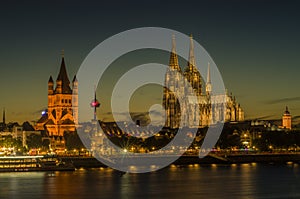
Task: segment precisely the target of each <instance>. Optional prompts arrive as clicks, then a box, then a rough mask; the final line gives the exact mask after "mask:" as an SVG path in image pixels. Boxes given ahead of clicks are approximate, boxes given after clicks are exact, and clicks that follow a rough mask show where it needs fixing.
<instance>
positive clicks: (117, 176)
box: [0, 163, 300, 199]
mask: <svg viewBox="0 0 300 199" xmlns="http://www.w3.org/2000/svg"><path fill="white" fill-rule="evenodd" d="M299 171H300V170H299V166H298V164H288V165H262V164H256V163H249V164H241V165H238V164H232V165H207V166H203V165H192V164H191V165H188V166H186V167H179V166H176V165H172V166H171V167H169V168H166V169H164V170H161V171H156V172H152V173H146V174H125V175H121V173H119V172H116V171H114V170H112V169H108V168H97V169H88V170H87V169H79V170H76V171H75V172H32V173H0V198H1V199H2V198H5V199H6V198H8V199H9V198H13V199H17V198H22V199H29V198H30V199H33V198H45V199H54V198H63V199H79V198H84V199H90V198H93V199H94V198H143V199H144V198H145V199H146V198H184V199H189V198H239V199H240V198H241V199H243V198H300V189H299V188H300V179H299Z"/></svg>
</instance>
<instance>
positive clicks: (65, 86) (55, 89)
mask: <svg viewBox="0 0 300 199" xmlns="http://www.w3.org/2000/svg"><path fill="white" fill-rule="evenodd" d="M77 124H78V81H77V79H76V76H74V78H73V81H72V84H71V86H70V80H69V78H68V75H67V70H66V65H65V60H64V56H63V55H62V60H61V65H60V71H59V74H58V77H57V79H56V85H54V81H53V79H52V76H50V78H49V81H48V109H47V111H46V112H45V113H44V114H43V115H42V117H41V118H40V119H39V121H38V122H37V123H36V125H35V129H36V130H46V132H47V134H48V136H49V137H50V138H52V139H53V140H58V141H60V140H61V139H63V135H64V133H66V132H75V131H76V126H77Z"/></svg>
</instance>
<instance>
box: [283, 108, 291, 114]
mask: <svg viewBox="0 0 300 199" xmlns="http://www.w3.org/2000/svg"><path fill="white" fill-rule="evenodd" d="M284 114H285V115H289V114H290V112H289V108H288V106H286V107H285V111H284Z"/></svg>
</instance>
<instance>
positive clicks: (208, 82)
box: [206, 62, 211, 95]
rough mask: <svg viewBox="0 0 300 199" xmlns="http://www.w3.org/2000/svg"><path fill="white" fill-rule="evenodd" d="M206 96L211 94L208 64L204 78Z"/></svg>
mask: <svg viewBox="0 0 300 199" xmlns="http://www.w3.org/2000/svg"><path fill="white" fill-rule="evenodd" d="M206 94H208V95H210V94H211V80H210V63H209V62H208V66H207V77H206Z"/></svg>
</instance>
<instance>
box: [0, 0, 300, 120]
mask: <svg viewBox="0 0 300 199" xmlns="http://www.w3.org/2000/svg"><path fill="white" fill-rule="evenodd" d="M299 8H300V4H299V3H297V1H263V0H259V1H255V0H251V1H246V0H244V1H241V0H237V1H230V0H229V1H214V0H213V1H203V2H201V1H155V0H154V1H153V0H152V1H130V2H124V1H120V2H110V3H108V2H106V3H103V2H101V1H49V2H48V3H47V1H26V2H21V3H19V2H17V1H11V2H6V3H1V6H0V22H1V31H0V41H1V42H0V68H1V73H0V74H1V76H0V91H1V95H0V110H1V111H2V109H3V108H5V109H6V112H7V121H18V122H23V121H34V120H37V119H38V118H39V117H40V112H41V110H42V109H45V108H46V107H47V81H48V79H49V76H50V75H52V76H53V77H54V78H55V79H56V77H57V74H58V71H59V66H60V59H61V57H60V53H61V49H64V51H65V59H66V65H67V70H68V74H69V77H70V79H72V78H73V76H74V75H75V73H76V71H77V69H78V68H79V66H80V64H81V63H82V61H83V60H84V58H85V57H86V56H87V55H88V53H89V52H90V51H91V50H92V49H93V48H94V47H95V46H97V45H98V44H99V43H100V42H101V41H103V40H105V39H106V38H108V37H110V36H112V35H114V34H117V33H119V32H122V31H125V30H128V29H132V28H138V27H147V26H155V27H164V28H169V29H174V30H176V31H180V32H182V33H185V34H187V35H189V34H191V33H192V34H193V36H194V39H195V40H197V41H198V42H199V43H200V44H201V45H202V46H203V47H204V48H205V49H206V50H207V51H208V52H209V54H210V55H211V57H212V58H213V59H214V61H215V63H216V64H217V66H218V68H219V70H220V72H221V74H222V76H223V79H224V83H225V86H226V87H227V88H228V90H229V92H232V93H233V95H235V96H236V97H237V100H238V101H239V102H240V104H241V106H242V107H243V108H244V110H245V116H246V118H248V119H252V118H268V119H271V118H280V117H281V115H282V113H283V111H284V109H285V106H286V105H288V106H289V108H290V111H291V114H292V115H293V116H297V115H300V95H299V85H300V78H299V74H300V59H299V44H300V27H299V24H300V12H299ZM166 61H168V60H166ZM98 92H99V96H98V98H99V100H100V101H101V99H102V98H105V96H101V91H98ZM103 108H104V107H103ZM100 111H101V110H100ZM0 118H2V117H0Z"/></svg>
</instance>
